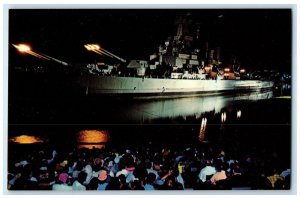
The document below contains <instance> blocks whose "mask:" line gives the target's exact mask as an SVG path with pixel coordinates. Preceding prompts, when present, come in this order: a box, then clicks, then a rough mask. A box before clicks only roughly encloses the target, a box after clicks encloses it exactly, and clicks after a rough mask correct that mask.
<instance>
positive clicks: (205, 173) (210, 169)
mask: <svg viewBox="0 0 300 199" xmlns="http://www.w3.org/2000/svg"><path fill="white" fill-rule="evenodd" d="M216 172H217V171H216V169H215V167H212V166H206V167H204V168H203V169H201V171H200V173H199V175H198V177H199V179H200V180H201V181H202V182H206V176H209V175H214V174H215V173H216Z"/></svg>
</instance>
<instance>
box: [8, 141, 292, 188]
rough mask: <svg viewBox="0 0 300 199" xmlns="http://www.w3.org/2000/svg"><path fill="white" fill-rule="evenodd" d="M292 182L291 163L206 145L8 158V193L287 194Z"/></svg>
mask: <svg viewBox="0 0 300 199" xmlns="http://www.w3.org/2000/svg"><path fill="white" fill-rule="evenodd" d="M21 153H22V152H20V153H19V154H21ZM11 160H13V161H11ZM267 162H268V163H269V164H267ZM270 165H271V167H270ZM290 179H291V169H290V166H289V164H283V163H281V162H280V161H279V160H278V159H274V158H273V159H272V158H271V157H270V160H266V159H265V160H263V159H259V158H257V157H255V156H254V155H251V154H250V155H249V154H243V155H239V156H237V155H236V154H230V152H227V151H225V150H223V149H219V148H216V147H215V148H214V147H213V146H210V145H209V144H207V145H205V146H204V145H201V146H199V147H194V148H183V149H174V148H172V149H171V148H151V147H140V148H131V149H124V150H118V149H115V148H112V149H108V148H107V149H69V150H67V149H64V150H53V149H51V150H49V149H43V150H41V149H38V150H32V151H30V152H26V153H24V154H22V155H19V156H18V157H14V158H10V161H9V162H8V186H7V188H8V190H55V191H61V190H62V191H71V190H80V191H83V190H95V191H96V190H98V191H102V190H289V189H290V181H291V180H290Z"/></svg>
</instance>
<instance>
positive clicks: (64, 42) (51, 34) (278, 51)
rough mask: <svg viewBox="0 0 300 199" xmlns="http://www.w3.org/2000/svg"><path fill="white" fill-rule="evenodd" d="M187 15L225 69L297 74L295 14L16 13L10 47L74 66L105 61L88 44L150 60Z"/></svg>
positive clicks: (13, 56)
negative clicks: (216, 49)
mask: <svg viewBox="0 0 300 199" xmlns="http://www.w3.org/2000/svg"><path fill="white" fill-rule="evenodd" d="M187 13H189V14H190V16H189V17H190V19H192V21H193V22H195V23H196V22H197V23H199V24H200V27H201V35H200V36H201V39H202V40H203V42H206V41H208V42H209V44H210V45H211V46H220V47H221V60H222V61H223V62H224V64H226V63H229V60H230V59H231V58H232V56H236V57H237V58H238V59H239V61H240V62H241V65H243V66H245V67H248V68H249V67H250V68H252V69H280V70H281V71H283V72H290V71H291V44H292V40H291V34H292V25H291V24H292V16H291V9H10V10H9V43H10V44H18V43H28V44H30V45H31V46H32V49H33V51H35V52H42V53H45V54H47V55H50V56H52V57H55V58H58V59H61V60H63V61H65V62H68V63H72V64H74V63H90V62H93V61H95V60H99V59H101V58H100V57H99V55H97V54H95V53H91V52H88V51H86V50H85V48H84V44H87V43H98V44H100V46H102V47H103V48H105V49H107V50H109V51H111V52H112V53H114V54H116V55H118V56H119V57H122V58H124V59H126V60H131V59H146V60H148V59H149V55H150V54H152V53H154V52H155V51H157V47H158V46H159V45H160V44H163V43H164V41H165V40H166V39H167V37H168V36H174V35H175V33H176V32H175V30H176V26H175V19H176V17H179V16H186V15H187ZM9 56H10V59H9V63H10V65H12V64H20V63H24V62H27V61H29V60H30V61H31V62H35V61H36V62H41V60H37V58H35V57H32V56H30V55H26V56H23V55H21V56H20V54H19V53H18V52H16V49H14V48H13V47H12V46H11V45H10V51H9Z"/></svg>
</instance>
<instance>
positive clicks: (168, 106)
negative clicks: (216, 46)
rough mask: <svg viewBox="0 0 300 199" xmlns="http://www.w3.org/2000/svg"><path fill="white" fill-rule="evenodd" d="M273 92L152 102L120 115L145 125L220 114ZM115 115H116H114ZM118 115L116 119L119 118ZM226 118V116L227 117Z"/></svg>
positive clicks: (138, 105)
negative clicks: (146, 123)
mask: <svg viewBox="0 0 300 199" xmlns="http://www.w3.org/2000/svg"><path fill="white" fill-rule="evenodd" d="M272 97H273V93H272V92H264V93H248V94H243V95H235V96H209V97H192V98H180V99H170V100H160V101H151V102H140V103H134V104H132V105H129V106H127V107H125V108H124V109H120V112H119V114H118V115H125V116H126V118H127V119H128V120H131V121H138V122H141V123H143V122H144V121H147V120H148V121H149V120H153V119H158V118H175V117H179V116H182V117H186V116H191V115H195V116H197V117H199V116H201V115H202V114H203V113H205V112H210V111H214V112H215V113H216V114H217V113H220V112H221V110H222V109H224V108H226V107H228V106H229V105H231V104H234V103H236V102H238V101H245V102H246V101H248V102H249V101H256V100H262V99H270V98H272ZM112 114H114V113H112ZM118 115H117V114H116V117H118ZM225 117H226V115H225ZM224 119H225V120H226V118H224Z"/></svg>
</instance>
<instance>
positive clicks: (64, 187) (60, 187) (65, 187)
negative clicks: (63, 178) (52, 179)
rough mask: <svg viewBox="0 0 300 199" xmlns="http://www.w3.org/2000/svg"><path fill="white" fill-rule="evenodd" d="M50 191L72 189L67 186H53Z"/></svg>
mask: <svg viewBox="0 0 300 199" xmlns="http://www.w3.org/2000/svg"><path fill="white" fill-rule="evenodd" d="M52 190H54V191H72V187H71V186H68V185H67V184H54V185H53V186H52Z"/></svg>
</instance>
